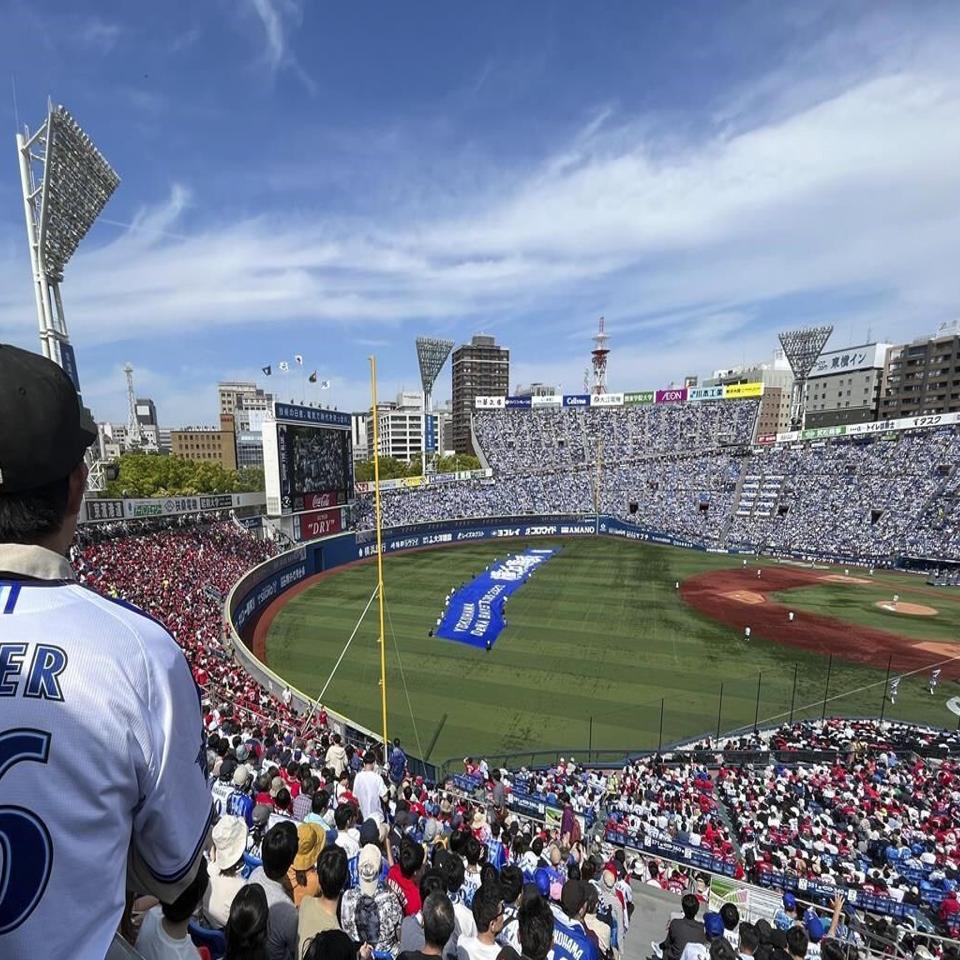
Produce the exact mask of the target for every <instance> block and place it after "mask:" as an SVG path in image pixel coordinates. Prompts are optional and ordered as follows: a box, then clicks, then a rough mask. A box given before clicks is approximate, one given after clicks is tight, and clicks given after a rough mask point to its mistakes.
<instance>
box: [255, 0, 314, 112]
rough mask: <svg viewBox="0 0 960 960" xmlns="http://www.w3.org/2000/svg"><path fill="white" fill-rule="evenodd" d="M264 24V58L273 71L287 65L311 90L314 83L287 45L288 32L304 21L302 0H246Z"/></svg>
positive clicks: (312, 90)
mask: <svg viewBox="0 0 960 960" xmlns="http://www.w3.org/2000/svg"><path fill="white" fill-rule="evenodd" d="M249 2H250V5H251V6H252V7H253V11H254V13H255V14H256V15H257V18H258V19H259V21H260V26H261V27H262V28H263V59H264V62H265V63H266V64H267V66H268V67H269V68H270V71H271V72H272V73H276V72H277V71H278V70H281V69H283V68H287V67H288V68H290V69H291V70H292V71H293V73H294V74H295V76H296V77H297V78H298V79H299V80H300V82H301V83H303V85H304V86H305V87H306V89H307V91H308V92H309V93H311V94H316V92H317V87H316V84H315V83H314V81H313V78H312V77H311V76H310V75H309V74H308V73H307V72H306V71H305V70H304V69H303V67H302V66H301V65H300V63H299V61H298V60H297V58H296V56H295V55H294V53H293V51H292V50H291V48H290V39H289V33H290V32H291V31H292V30H294V29H296V28H297V27H299V26H300V24H301V22H302V21H303V0H249Z"/></svg>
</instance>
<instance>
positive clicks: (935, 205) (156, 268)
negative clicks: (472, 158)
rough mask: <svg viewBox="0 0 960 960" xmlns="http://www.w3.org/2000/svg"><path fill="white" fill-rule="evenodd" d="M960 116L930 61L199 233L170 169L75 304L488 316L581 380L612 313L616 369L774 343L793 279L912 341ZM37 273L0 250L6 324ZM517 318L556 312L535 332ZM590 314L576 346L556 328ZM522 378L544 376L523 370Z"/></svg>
mask: <svg viewBox="0 0 960 960" xmlns="http://www.w3.org/2000/svg"><path fill="white" fill-rule="evenodd" d="M251 2H255V3H256V4H257V6H258V8H261V9H262V11H263V12H262V13H261V19H262V20H263V24H264V30H265V35H266V43H267V52H268V55H269V58H270V60H271V62H272V63H275V64H281V63H283V62H284V57H286V56H288V51H287V48H286V46H285V43H286V41H285V34H284V33H283V24H282V20H281V19H277V18H278V17H280V14H279V13H278V11H279V10H281V7H280V4H279V0H251ZM282 9H284V10H287V9H288V8H286V7H283V8H282ZM258 12H259V10H258ZM295 13H296V9H295V8H290V9H289V10H288V12H287V15H288V16H292V15H295ZM786 79H787V78H786V77H784V82H786ZM958 113H960V77H958V74H957V70H956V68H955V67H953V66H950V65H948V66H943V65H942V64H941V63H940V62H939V61H938V62H935V63H924V62H921V61H917V63H915V64H913V65H903V64H898V65H897V69H895V70H894V69H892V68H890V69H886V70H881V71H880V72H879V73H877V74H876V75H874V76H872V77H869V78H866V79H858V80H857V81H856V82H854V83H853V84H852V85H849V86H847V87H845V88H843V89H839V90H836V91H834V92H833V93H832V94H831V95H829V96H827V95H825V94H824V92H823V90H822V89H818V97H817V99H816V100H815V101H814V102H812V103H808V104H805V105H804V106H803V107H802V108H801V107H796V108H795V109H793V110H792V111H790V112H786V113H784V114H783V115H779V114H778V115H777V116H776V117H775V118H774V119H772V120H770V121H769V122H765V123H762V124H758V125H755V126H753V127H749V126H747V125H746V124H745V123H744V122H743V116H742V115H741V114H742V111H741V113H738V120H739V125H738V127H737V129H736V130H734V131H731V129H730V128H729V127H725V128H724V129H723V130H722V131H721V132H716V133H714V134H713V135H712V136H710V137H707V138H705V139H702V140H701V141H699V142H696V143H688V144H686V145H684V146H681V147H677V146H676V145H669V146H665V145H664V143H663V142H662V141H660V140H657V139H655V138H654V137H653V136H652V135H651V133H650V132H649V129H648V128H647V127H646V126H645V124H644V123H643V119H642V118H639V119H637V120H635V121H632V122H623V121H621V122H620V124H619V126H614V119H615V118H614V117H613V116H612V115H611V114H610V113H609V112H607V111H601V112H599V113H598V114H597V115H596V118H595V119H594V120H593V121H592V122H591V123H590V125H589V126H588V127H587V128H586V129H585V130H583V131H581V132H580V133H579V134H578V135H577V136H575V137H574V138H573V139H572V142H571V143H570V144H567V145H563V146H562V147H561V148H560V149H558V150H557V151H556V152H555V153H554V154H553V155H552V156H549V157H546V158H544V160H543V162H542V163H541V164H540V165H539V166H538V168H537V169H536V170H534V171H532V172H527V173H525V174H517V173H515V172H493V173H492V174H491V177H490V178H489V180H490V181H491V182H489V183H488V184H487V188H485V189H482V190H478V191H475V192H474V193H473V194H470V195H468V194H466V193H464V194H463V195H461V197H460V202H459V204H458V210H457V212H456V213H455V214H453V215H450V214H449V213H447V212H446V211H447V210H448V208H449V204H447V203H445V204H444V208H443V209H444V212H443V213H435V212H433V211H432V210H431V209H430V207H429V206H428V203H424V204H423V205H422V206H421V207H420V208H419V213H418V215H415V216H413V217H412V218H411V217H409V210H408V209H405V210H404V216H405V219H404V220H403V222H399V220H398V219H397V218H395V217H392V216H391V214H390V211H389V210H387V211H384V212H383V214H382V215H381V216H379V217H378V218H377V219H376V220H374V219H373V218H368V219H353V220H350V219H344V218H328V219H319V220H318V219H316V218H315V217H314V218H311V217H310V216H308V215H307V214H306V213H301V214H297V213H294V212H292V211H284V212H283V214H282V215H277V216H263V217H258V218H251V219H244V220H238V221H234V222H220V223H208V224H206V225H204V226H201V227H200V228H199V229H197V228H193V227H191V226H190V225H189V223H188V221H189V219H190V217H191V216H193V215H194V214H195V213H202V212H203V211H194V210H193V209H192V208H191V206H190V203H191V198H190V194H189V191H188V190H187V189H186V188H185V187H180V186H176V187H174V188H173V189H172V190H171V194H170V197H169V198H168V200H167V202H166V203H165V204H163V205H162V206H160V207H158V208H156V209H153V210H145V211H143V212H142V213H141V215H140V216H139V217H138V218H137V220H136V221H135V224H134V226H133V228H132V229H130V230H129V231H127V232H125V233H123V234H121V235H120V236H118V237H117V238H116V239H115V240H113V241H112V242H110V243H107V244H106V245H104V246H102V247H100V248H98V249H93V250H87V251H84V252H81V253H80V254H79V255H78V257H77V258H76V262H75V263H73V264H71V265H70V267H69V268H68V271H67V280H66V282H65V285H64V290H65V297H66V299H67V302H68V315H69V316H70V319H71V325H72V328H73V329H75V330H79V329H82V330H83V331H84V336H85V338H87V339H88V340H92V341H95V342H99V343H107V342H111V341H115V340H121V339H122V340H127V339H129V338H135V337H138V336H142V335H146V334H152V333H155V332H157V331H162V332H165V333H170V334H177V335H179V334H184V335H187V334H189V333H190V332H191V331H193V330H195V329H201V328H203V329H208V328H211V327H217V328H226V327H240V326H242V325H244V324H254V323H256V324H261V325H262V324H269V323H270V322H271V321H272V320H274V319H276V320H278V321H279V320H283V321H290V320H300V321H302V322H303V323H304V324H310V325H311V326H314V325H315V326H328V327H329V326H343V327H346V328H349V332H350V334H351V336H355V335H356V333H357V332H358V330H359V327H360V326H361V325H362V329H363V332H364V335H365V336H367V337H370V338H373V339H380V338H382V335H383V332H384V331H383V329H380V330H378V329H377V328H389V327H391V326H395V325H397V324H399V323H402V322H404V321H406V320H410V319H414V318H416V319H417V320H418V321H420V322H423V323H426V324H428V325H430V324H435V325H447V326H457V327H458V328H460V329H463V328H464V327H466V326H467V325H468V324H469V325H471V326H473V325H475V324H477V323H480V322H481V321H482V325H483V326H487V327H498V326H499V327H500V329H501V331H502V332H503V339H505V340H507V341H508V342H509V341H510V340H511V339H513V340H514V341H515V342H516V340H525V341H526V342H527V343H528V344H529V343H530V342H532V341H534V340H536V338H537V336H538V334H540V335H542V336H543V342H542V345H541V347H540V348H539V349H538V353H539V354H540V355H541V356H542V359H543V361H544V363H545V364H549V363H550V362H551V358H558V357H559V359H557V361H556V362H557V364H558V371H559V372H558V374H557V375H558V376H560V375H561V373H562V376H563V377H564V378H566V379H567V380H570V379H572V380H574V381H576V380H577V379H579V378H580V377H582V372H581V373H578V372H577V367H579V369H580V371H582V359H578V358H582V357H584V356H585V354H586V346H587V338H588V336H589V333H590V330H589V329H588V328H589V326H590V324H591V323H592V318H593V317H595V316H596V314H598V313H600V312H603V313H605V314H606V316H607V318H608V321H609V323H610V325H611V328H612V330H613V333H614V337H615V338H616V337H617V331H618V328H619V330H620V339H619V340H617V339H615V340H614V349H615V351H617V352H616V353H615V354H614V359H613V368H614V369H620V370H623V371H625V372H626V371H627V370H628V369H629V370H630V374H629V376H630V379H631V380H632V382H633V383H635V382H636V380H633V377H634V375H635V376H636V377H637V378H639V377H641V374H643V373H644V371H646V370H649V371H650V375H651V377H652V375H653V373H654V372H656V370H657V368H658V369H659V371H660V374H661V375H662V373H663V371H664V370H667V369H669V370H670V371H671V375H674V376H678V375H682V373H685V372H690V371H692V370H696V369H697V366H696V364H698V363H704V364H706V366H705V367H701V368H700V369H701V370H702V369H709V368H712V367H713V366H715V365H717V358H718V357H724V356H726V357H730V359H731V360H739V359H740V356H739V354H740V352H741V351H742V350H744V349H746V348H747V347H749V348H750V349H751V350H754V349H756V350H759V351H760V352H759V354H756V355H750V356H747V357H746V358H745V359H756V358H758V357H762V356H764V355H767V354H769V352H770V349H771V347H772V343H773V339H774V338H773V333H774V331H775V330H776V329H777V328H778V326H780V325H781V322H780V317H779V315H778V308H777V306H776V304H777V303H778V302H779V301H781V300H782V299H783V298H786V297H790V296H795V295H803V296H806V297H811V298H817V297H820V298H821V299H822V298H823V297H825V296H827V297H833V298H835V299H839V297H841V296H843V297H848V298H856V297H860V298H862V299H865V300H870V301H872V302H876V303H878V304H879V306H878V308H877V309H878V314H877V318H878V319H877V324H876V325H875V326H874V330H873V332H874V334H875V335H884V334H886V335H888V336H891V337H902V336H910V335H912V334H914V333H921V332H925V331H927V330H930V329H933V328H934V327H935V326H936V324H937V323H938V322H939V321H940V320H942V319H945V318H946V317H947V316H949V315H952V314H953V313H955V311H956V304H957V302H958V301H960V275H958V273H957V271H956V269H955V262H956V256H957V242H956V237H957V236H958V231H960V125H957V124H956V122H955V118H956V116H957V115H958ZM108 212H109V211H108ZM27 280H28V278H27V276H26V272H25V270H24V265H23V263H22V258H19V257H18V258H16V259H15V260H10V259H6V260H0V336H2V335H3V333H4V332H5V331H8V330H12V329H14V328H15V327H17V326H19V325H20V323H21V318H22V317H23V316H24V315H25V314H28V313H29V311H30V310H31V309H32V307H31V300H30V290H29V284H28V283H27ZM857 309H858V310H863V308H862V307H858V308H857ZM528 317H533V318H538V317H539V318H543V317H550V318H551V319H550V320H549V321H543V320H542V319H541V322H542V323H543V327H541V328H540V329H539V330H538V329H537V328H536V327H534V326H533V325H532V324H530V323H527V320H526V318H528ZM678 317H679V318H680V319H678ZM518 318H519V319H522V325H515V324H517V321H518ZM811 319H813V320H822V319H828V320H829V319H831V318H830V317H824V316H823V315H822V314H821V315H816V311H815V310H814V311H813V315H812V316H811ZM838 319H839V320H840V321H841V323H840V327H839V329H842V327H843V323H842V320H843V318H838ZM884 323H886V328H884ZM544 328H548V329H544ZM580 330H583V339H582V341H581V342H580V343H577V342H576V341H574V340H572V339H569V336H572V335H573V334H574V333H575V332H576V331H580ZM637 344H642V348H641V346H637ZM764 344H766V346H765V347H764V346H763V345H764ZM761 347H763V349H761ZM531 352H532V351H531ZM514 356H515V359H519V357H518V353H517V351H515V352H514ZM565 356H566V358H567V359H564V357H565ZM653 357H655V358H656V367H654V366H653V363H654V360H652V359H651V358H653ZM667 363H672V364H676V366H675V367H667V366H666V364H667ZM519 369H523V368H522V367H520V368H519ZM617 376H619V374H617ZM531 378H532V379H541V380H543V379H548V377H547V376H546V375H545V374H544V375H540V376H537V375H535V374H534V373H533V371H530V372H529V374H527V373H525V374H524V376H523V377H521V376H519V375H517V376H515V377H514V379H515V380H517V381H519V380H521V379H531ZM653 379H659V377H653ZM623 385H626V386H629V385H630V384H629V383H626V382H625V383H624V384H623Z"/></svg>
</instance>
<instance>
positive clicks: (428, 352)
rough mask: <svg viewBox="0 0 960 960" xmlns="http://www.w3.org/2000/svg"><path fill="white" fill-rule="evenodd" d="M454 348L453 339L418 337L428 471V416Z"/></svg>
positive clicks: (424, 468) (423, 453)
mask: <svg viewBox="0 0 960 960" xmlns="http://www.w3.org/2000/svg"><path fill="white" fill-rule="evenodd" d="M452 349H453V341H452V340H442V339H440V338H439V337H417V362H418V363H419V364H420V383H421V385H422V386H423V397H422V398H423V415H422V423H421V430H420V462H421V469H422V471H423V473H426V472H427V434H428V431H427V418H428V417H429V416H430V411H431V409H432V407H433V402H432V401H433V385H434V384H435V383H436V382H437V377H438V376H439V375H440V371H441V370H442V369H443V365H444V364H445V363H446V362H447V357H449V356H450V351H451V350H452Z"/></svg>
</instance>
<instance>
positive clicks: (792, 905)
mask: <svg viewBox="0 0 960 960" xmlns="http://www.w3.org/2000/svg"><path fill="white" fill-rule="evenodd" d="M783 909H784V910H796V909H797V898H796V897H795V896H794V895H793V894H792V893H785V894H784V895H783Z"/></svg>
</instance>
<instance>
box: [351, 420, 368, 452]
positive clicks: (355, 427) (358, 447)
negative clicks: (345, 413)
mask: <svg viewBox="0 0 960 960" xmlns="http://www.w3.org/2000/svg"><path fill="white" fill-rule="evenodd" d="M369 417H370V414H369V413H351V414H350V435H351V438H352V440H353V459H354V462H356V461H357V460H367V459H368V458H369V450H368V449H367V443H368V441H367V425H368V420H369Z"/></svg>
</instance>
